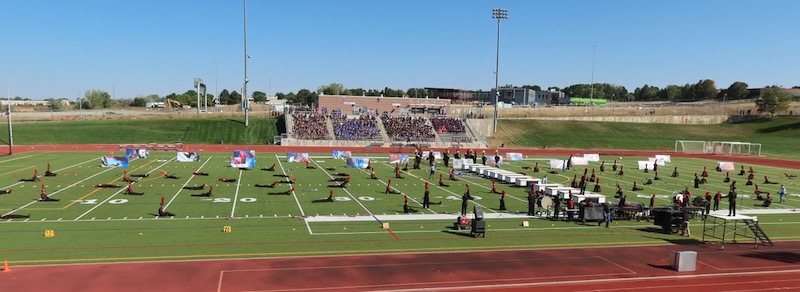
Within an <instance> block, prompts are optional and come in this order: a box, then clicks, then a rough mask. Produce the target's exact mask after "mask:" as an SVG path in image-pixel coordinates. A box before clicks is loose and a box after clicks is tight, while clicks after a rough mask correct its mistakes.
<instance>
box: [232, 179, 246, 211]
mask: <svg viewBox="0 0 800 292" xmlns="http://www.w3.org/2000/svg"><path fill="white" fill-rule="evenodd" d="M243 171H244V170H241V169H240V170H239V178H237V179H236V192H235V193H234V194H233V207H231V218H233V214H234V213H235V212H236V201H238V200H239V187H240V186H241V185H242V172H243Z"/></svg>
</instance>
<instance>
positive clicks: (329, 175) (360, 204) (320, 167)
mask: <svg viewBox="0 0 800 292" xmlns="http://www.w3.org/2000/svg"><path fill="white" fill-rule="evenodd" d="M311 161H313V162H314V164H315V165H316V166H317V169H319V170H322V171H323V172H325V175H327V176H328V177H329V178H331V179H333V176H332V175H331V174H330V173H329V172H328V171H327V170H325V169H324V168H322V166H320V165H319V163H317V161H316V160H311ZM334 183H337V182H336V181H334ZM342 190H344V192H345V193H347V195H348V196H350V198H351V199H353V201H355V202H356V203H358V205H359V206H361V208H362V209H364V211H367V214H369V215H370V216H373V217H374V215H373V214H372V211H370V210H369V209H367V206H364V204H362V203H361V200H359V199H358V198H356V197H355V196H353V194H352V193H350V191H348V190H347V188H342ZM375 220H376V221H378V222H381V221H380V220H378V218H375Z"/></svg>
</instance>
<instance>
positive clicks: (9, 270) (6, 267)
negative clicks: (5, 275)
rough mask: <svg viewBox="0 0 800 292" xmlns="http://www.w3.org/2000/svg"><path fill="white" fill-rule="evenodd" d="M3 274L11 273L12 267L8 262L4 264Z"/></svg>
mask: <svg viewBox="0 0 800 292" xmlns="http://www.w3.org/2000/svg"><path fill="white" fill-rule="evenodd" d="M3 272H11V267H9V266H8V260H5V262H4V263H3Z"/></svg>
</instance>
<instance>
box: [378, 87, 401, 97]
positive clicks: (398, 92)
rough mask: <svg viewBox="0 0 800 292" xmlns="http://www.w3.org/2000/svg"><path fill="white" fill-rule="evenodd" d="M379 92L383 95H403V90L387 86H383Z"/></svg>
mask: <svg viewBox="0 0 800 292" xmlns="http://www.w3.org/2000/svg"><path fill="white" fill-rule="evenodd" d="M381 94H383V96H385V97H403V95H404V94H405V92H404V91H403V90H401V89H391V88H389V87H384V88H383V91H382V92H381Z"/></svg>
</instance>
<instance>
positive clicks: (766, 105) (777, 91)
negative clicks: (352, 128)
mask: <svg viewBox="0 0 800 292" xmlns="http://www.w3.org/2000/svg"><path fill="white" fill-rule="evenodd" d="M755 103H756V109H757V110H758V111H760V112H768V113H770V117H774V116H775V112H779V111H785V110H787V109H789V105H790V104H791V103H792V96H791V95H790V94H788V93H786V92H783V91H782V89H781V88H780V87H778V86H768V87H766V88H764V91H763V92H762V93H761V97H759V98H757V99H756V100H755Z"/></svg>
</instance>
